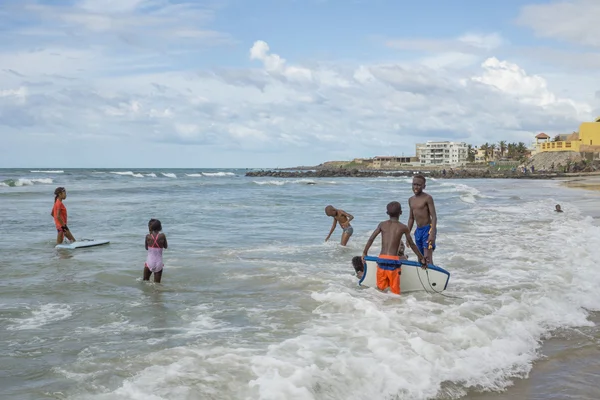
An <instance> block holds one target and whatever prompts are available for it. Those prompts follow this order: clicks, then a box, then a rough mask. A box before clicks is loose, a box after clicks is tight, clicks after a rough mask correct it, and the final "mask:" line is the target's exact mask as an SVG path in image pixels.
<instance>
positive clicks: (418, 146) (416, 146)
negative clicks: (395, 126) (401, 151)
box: [415, 143, 426, 160]
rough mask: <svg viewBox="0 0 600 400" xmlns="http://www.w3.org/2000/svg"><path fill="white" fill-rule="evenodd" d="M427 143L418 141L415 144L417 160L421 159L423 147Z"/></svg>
mask: <svg viewBox="0 0 600 400" xmlns="http://www.w3.org/2000/svg"><path fill="white" fill-rule="evenodd" d="M425 144H426V143H417V144H415V157H417V160H420V159H421V149H422V148H423V147H425Z"/></svg>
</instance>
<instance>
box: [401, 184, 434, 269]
mask: <svg viewBox="0 0 600 400" xmlns="http://www.w3.org/2000/svg"><path fill="white" fill-rule="evenodd" d="M423 189H425V177H424V176H423V175H415V176H414V177H413V181H412V190H413V193H414V194H415V195H414V196H412V197H411V198H410V199H408V205H409V207H410V215H409V217H408V230H409V232H410V231H412V227H413V224H414V223H415V221H416V222H417V229H416V230H415V243H416V244H417V247H418V248H419V251H420V252H421V253H423V255H424V256H425V259H426V260H427V264H433V251H434V250H435V237H436V234H437V214H436V212H435V205H434V204H433V197H431V196H430V195H429V194H427V193H425V192H424V191H423Z"/></svg>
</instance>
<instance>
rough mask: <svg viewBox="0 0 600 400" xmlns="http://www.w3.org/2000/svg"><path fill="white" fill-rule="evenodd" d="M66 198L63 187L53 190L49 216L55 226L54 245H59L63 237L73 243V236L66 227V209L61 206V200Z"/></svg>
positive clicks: (65, 191)
mask: <svg viewBox="0 0 600 400" xmlns="http://www.w3.org/2000/svg"><path fill="white" fill-rule="evenodd" d="M66 198H67V190H66V189H65V188H64V187H62V186H61V187H57V188H56V190H54V206H53V207H52V211H51V212H50V215H52V217H53V218H54V225H56V231H57V232H58V233H57V235H56V244H61V243H62V242H63V240H65V236H66V237H67V239H69V240H70V241H71V242H75V241H76V240H75V238H74V237H73V234H72V233H71V231H70V230H69V227H68V226H67V207H65V205H64V204H63V200H64V199H66Z"/></svg>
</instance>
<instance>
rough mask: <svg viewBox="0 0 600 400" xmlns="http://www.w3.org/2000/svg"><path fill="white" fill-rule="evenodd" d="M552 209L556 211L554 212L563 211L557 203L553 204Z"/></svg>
mask: <svg viewBox="0 0 600 400" xmlns="http://www.w3.org/2000/svg"><path fill="white" fill-rule="evenodd" d="M554 211H556V212H563V210H562V208H560V204H557V205H556V206H555V208H554Z"/></svg>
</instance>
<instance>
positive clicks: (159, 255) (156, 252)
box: [144, 219, 169, 283]
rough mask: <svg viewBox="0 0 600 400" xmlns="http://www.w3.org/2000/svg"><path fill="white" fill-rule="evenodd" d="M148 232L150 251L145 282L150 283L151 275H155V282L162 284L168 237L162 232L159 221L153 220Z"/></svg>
mask: <svg viewBox="0 0 600 400" xmlns="http://www.w3.org/2000/svg"><path fill="white" fill-rule="evenodd" d="M148 230H149V231H150V233H148V234H147V235H146V241H145V243H144V244H145V246H146V250H148V257H147V258H146V263H145V264H144V280H145V281H149V280H150V275H152V273H154V282H156V283H160V280H161V278H162V272H163V268H164V266H165V264H164V263H163V249H166V248H167V247H168V246H169V245H168V243H167V237H166V236H165V234H164V233H161V232H160V231H162V225H161V223H160V221H159V220H157V219H151V220H150V221H149V222H148Z"/></svg>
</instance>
